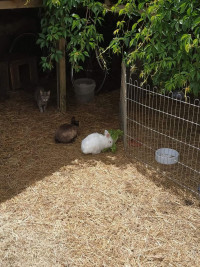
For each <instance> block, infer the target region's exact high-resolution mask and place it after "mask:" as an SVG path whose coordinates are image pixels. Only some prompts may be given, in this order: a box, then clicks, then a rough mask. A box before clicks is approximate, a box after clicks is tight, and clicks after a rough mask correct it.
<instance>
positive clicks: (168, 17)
mask: <svg viewBox="0 0 200 267" xmlns="http://www.w3.org/2000/svg"><path fill="white" fill-rule="evenodd" d="M43 3H44V9H43V11H42V12H43V13H42V18H41V28H42V32H41V33H40V35H39V39H38V43H39V44H40V46H41V48H45V49H46V50H47V51H48V54H47V55H46V56H43V57H42V66H43V69H51V68H52V66H53V61H55V60H56V61H58V60H59V58H60V57H61V56H62V54H61V52H60V51H59V50H58V49H57V42H58V40H59V39H60V38H65V39H66V40H67V47H66V49H67V52H68V55H69V60H70V62H71V63H72V64H73V66H74V69H75V70H77V71H78V70H80V69H81V64H80V62H81V61H84V60H85V58H86V57H88V56H89V53H90V51H91V50H92V49H95V48H97V47H100V45H101V42H102V41H103V33H101V32H99V30H97V29H100V26H101V25H102V23H103V20H104V15H105V13H106V12H108V11H107V10H106V8H105V6H104V5H103V4H102V3H101V2H100V1H95V0H43ZM112 12H117V13H118V14H119V20H118V22H117V24H116V29H115V31H114V33H113V37H112V41H111V43H110V45H109V47H108V48H107V49H106V50H108V49H110V50H112V51H113V53H116V54H119V53H122V55H123V57H124V59H125V60H126V63H127V64H128V65H129V66H130V68H131V70H132V71H133V72H134V71H135V70H136V69H137V64H136V62H137V61H138V60H139V61H140V62H141V63H142V69H141V72H140V77H141V78H143V79H144V81H147V79H148V78H149V77H151V79H152V80H153V83H154V84H155V85H158V86H159V87H160V88H165V89H166V90H169V91H171V90H174V89H178V88H182V87H185V88H186V92H189V91H191V92H192V93H194V94H195V95H197V94H198V92H200V1H199V0H181V1H180V0H152V1H150V0H138V1H136V0H119V1H118V3H117V4H116V5H114V6H113V7H112ZM102 55H103V52H102Z"/></svg>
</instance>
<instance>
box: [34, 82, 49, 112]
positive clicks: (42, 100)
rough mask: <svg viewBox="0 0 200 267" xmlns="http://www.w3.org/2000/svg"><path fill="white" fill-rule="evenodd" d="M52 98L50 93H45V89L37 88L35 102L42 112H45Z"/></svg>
mask: <svg viewBox="0 0 200 267" xmlns="http://www.w3.org/2000/svg"><path fill="white" fill-rule="evenodd" d="M49 98H50V91H45V90H44V88H43V87H41V86H37V87H36V90H35V100H36V102H37V105H38V107H39V110H40V112H45V110H46V107H47V103H48V101H49Z"/></svg>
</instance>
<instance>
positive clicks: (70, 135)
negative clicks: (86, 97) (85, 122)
mask: <svg viewBox="0 0 200 267" xmlns="http://www.w3.org/2000/svg"><path fill="white" fill-rule="evenodd" d="M78 126H79V121H76V120H75V117H72V119H71V124H69V123H65V124H62V125H60V126H59V128H58V129H57V131H56V133H55V142H56V143H71V142H73V141H74V140H75V138H76V137H77V134H78Z"/></svg>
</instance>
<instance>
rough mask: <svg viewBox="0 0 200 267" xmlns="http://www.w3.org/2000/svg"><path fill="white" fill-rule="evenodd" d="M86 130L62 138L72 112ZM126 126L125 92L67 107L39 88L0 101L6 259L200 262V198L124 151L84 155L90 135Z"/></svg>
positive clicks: (72, 264) (4, 263)
mask: <svg viewBox="0 0 200 267" xmlns="http://www.w3.org/2000/svg"><path fill="white" fill-rule="evenodd" d="M73 115H74V116H75V117H76V119H77V120H79V121H80V133H79V136H78V138H77V139H76V141H75V142H74V143H72V144H66V145H63V144H55V143H54V138H53V137H54V133H55V130H56V129H57V127H58V126H59V125H60V124H61V123H65V122H69V121H70V119H71V117H72V116H73ZM118 128H119V92H118V91H112V92H110V93H104V94H100V95H99V96H97V97H96V98H95V101H94V102H93V103H90V104H86V105H78V104H74V103H71V104H69V105H68V110H67V113H66V114H61V113H59V112H58V111H57V109H56V106H55V104H54V103H50V105H49V107H48V109H47V112H46V113H44V114H41V113H40V112H39V110H38V108H37V107H36V104H35V102H34V101H33V99H32V97H31V96H30V95H28V94H25V93H24V92H20V91H19V92H16V93H13V94H12V96H11V98H10V99H8V100H6V101H5V102H2V103H0V169H1V170H0V200H1V202H0V266H1V267H9V266H10V267H18V266H20V267H25V266H26V267H27V266H29V267H31V266H39V267H43V266H44V267H51V266H56V267H57V266H58V267H61V266H65V267H67V266H68V267H76V266H85V267H90V266H91V267H92V266H99V267H100V266H107V267H117V266H124V267H130V266H142V267H143V266H144V267H147V266H159V267H160V266H181V267H183V266H188V267H191V266H193V267H195V266H200V255H199V253H200V206H199V201H198V200H196V199H195V198H194V197H192V196H190V195H187V194H186V193H184V191H180V192H179V191H178V190H174V188H173V186H172V185H170V184H169V183H168V182H167V181H165V180H163V179H161V178H159V177H157V174H155V173H154V172H152V171H150V170H148V169H147V168H146V167H145V166H144V165H142V164H139V163H136V162H134V161H130V160H129V159H128V158H127V157H126V155H125V152H124V149H123V144H122V141H119V142H118V146H117V147H118V150H117V152H116V154H112V153H111V152H109V153H101V154H98V155H95V156H94V155H84V154H82V153H81V150H80V144H81V140H82V139H83V138H84V137H85V136H87V135H88V134H89V133H92V132H100V133H103V131H104V130H105V129H118Z"/></svg>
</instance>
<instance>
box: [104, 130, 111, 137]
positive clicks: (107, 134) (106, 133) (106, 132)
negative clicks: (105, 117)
mask: <svg viewBox="0 0 200 267" xmlns="http://www.w3.org/2000/svg"><path fill="white" fill-rule="evenodd" d="M104 135H105V136H106V137H107V138H109V137H110V134H109V132H108V131H107V130H105V131H104Z"/></svg>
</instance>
